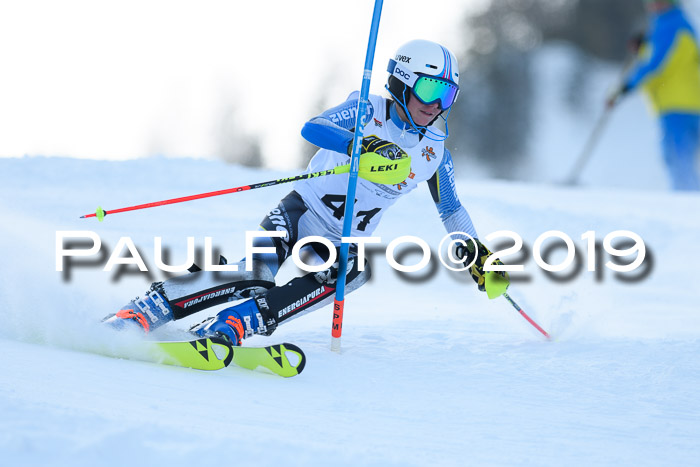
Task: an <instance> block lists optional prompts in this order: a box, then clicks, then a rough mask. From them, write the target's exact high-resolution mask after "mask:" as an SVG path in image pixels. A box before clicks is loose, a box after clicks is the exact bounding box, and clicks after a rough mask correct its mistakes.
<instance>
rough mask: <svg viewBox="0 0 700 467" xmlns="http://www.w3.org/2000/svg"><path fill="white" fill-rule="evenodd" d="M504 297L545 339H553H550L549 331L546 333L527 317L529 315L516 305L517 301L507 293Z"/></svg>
mask: <svg viewBox="0 0 700 467" xmlns="http://www.w3.org/2000/svg"><path fill="white" fill-rule="evenodd" d="M503 296H504V297H505V299H506V300H508V302H510V304H511V305H513V308H515V309H516V310H518V313H520V314H521V315H522V316H523V318H525V319H526V320H527V322H528V323H530V324H532V325H533V326H534V328H535V329H537V330H538V331H539V332H541V333H542V334H543V335H544V337H546V338H547V339H551V338H550V337H549V334H547V331H545V330H544V329H542V328H541V327H540V325H539V324H537V323H536V322H535V321H534V320H533V319H532V318H530V317H529V316H528V315H527V313H525V312H524V311H523V309H522V308H520V305H518V304H517V303H515V301H514V300H513V299H512V298H510V295H508V294H507V293H504V294H503Z"/></svg>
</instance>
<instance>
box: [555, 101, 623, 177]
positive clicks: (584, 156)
mask: <svg viewBox="0 0 700 467" xmlns="http://www.w3.org/2000/svg"><path fill="white" fill-rule="evenodd" d="M611 113H612V107H605V109H603V113H602V114H601V115H600V117H598V120H597V121H596V124H595V126H594V127H593V131H592V132H591V134H590V136H589V137H588V139H587V140H586V145H585V146H584V147H583V150H582V151H581V153H580V154H579V156H578V158H577V159H576V162H574V166H573V167H572V168H571V171H570V172H569V176H568V177H566V180H565V182H564V183H565V184H566V185H576V184H577V183H578V177H579V175H580V174H581V171H583V168H584V166H585V165H586V163H587V162H588V160H589V159H590V158H591V154H592V153H593V149H594V148H595V145H596V144H597V143H598V140H599V139H600V135H601V133H602V131H603V128H605V126H606V125H607V123H608V119H609V117H610V114H611Z"/></svg>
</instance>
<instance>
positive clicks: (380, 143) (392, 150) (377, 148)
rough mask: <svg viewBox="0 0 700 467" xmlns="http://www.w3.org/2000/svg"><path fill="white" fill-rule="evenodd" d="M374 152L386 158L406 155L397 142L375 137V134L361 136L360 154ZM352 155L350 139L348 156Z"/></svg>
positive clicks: (392, 158)
mask: <svg viewBox="0 0 700 467" xmlns="http://www.w3.org/2000/svg"><path fill="white" fill-rule="evenodd" d="M367 152H374V153H376V154H379V155H380V156H382V157H386V158H387V159H391V160H396V159H403V158H405V157H408V154H406V151H404V150H403V149H401V148H400V147H399V145H398V144H396V143H392V142H390V141H386V140H383V139H380V138H377V137H376V136H375V135H371V136H365V137H364V138H362V150H361V151H360V154H365V153H367ZM351 155H352V141H351V142H350V144H349V145H348V156H351Z"/></svg>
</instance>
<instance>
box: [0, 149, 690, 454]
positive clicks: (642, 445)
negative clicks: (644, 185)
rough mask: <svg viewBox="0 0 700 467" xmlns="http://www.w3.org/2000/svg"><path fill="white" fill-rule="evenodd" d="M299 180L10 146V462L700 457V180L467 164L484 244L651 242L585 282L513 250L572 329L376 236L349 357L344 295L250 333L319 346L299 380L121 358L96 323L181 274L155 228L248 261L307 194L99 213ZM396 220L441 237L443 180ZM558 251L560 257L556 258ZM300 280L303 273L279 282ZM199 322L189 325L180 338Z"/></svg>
mask: <svg viewBox="0 0 700 467" xmlns="http://www.w3.org/2000/svg"><path fill="white" fill-rule="evenodd" d="M457 170H458V172H459V170H460V167H459V166H458V167H457ZM287 175H292V174H291V173H288V172H275V171H255V170H251V169H245V168H241V167H237V166H231V165H225V164H223V163H220V162H214V161H203V160H195V159H166V158H152V159H142V160H135V161H128V162H106V161H90V160H77V159H70V158H44V157H24V158H15V159H1V160H0V193H1V194H2V197H1V199H2V203H0V218H2V229H1V231H2V242H0V257H1V258H2V261H3V266H2V268H1V269H0V298H1V299H2V303H3V307H2V310H1V311H0V318H1V319H0V322H1V323H2V326H1V327H0V355H2V357H0V375H1V376H0V380H1V381H2V383H1V384H0V462H1V463H2V464H3V465H107V466H118V465H193V464H196V465H207V464H209V465H211V464H212V463H217V464H220V463H222V462H223V463H226V464H231V465H281V464H285V465H465V464H466V465H514V464H530V465H691V464H695V463H697V459H698V458H700V443H699V442H698V440H700V398H698V395H697V389H698V387H699V386H700V362H699V360H698V358H697V356H698V354H699V351H700V344H699V340H698V338H699V337H700V314H699V313H698V312H699V311H700V310H698V303H700V292H699V290H700V281H698V276H697V266H696V265H697V264H698V261H699V260H700V245H699V244H698V241H697V239H698V233H700V216H698V215H697V213H698V207H700V197H699V196H698V195H695V194H678V193H671V192H665V191H662V190H656V191H649V190H643V191H642V190H637V191H635V190H623V189H613V188H608V189H606V188H585V187H584V188H580V187H579V188H568V187H561V186H556V185H544V184H540V185H537V184H525V183H506V182H496V181H481V182H477V181H475V180H460V183H459V186H458V189H459V193H460V197H461V199H462V202H463V204H464V205H465V206H466V207H467V208H468V209H469V211H470V214H471V216H472V218H473V220H474V222H475V225H476V227H477V230H478V231H479V233H480V235H481V236H482V237H484V236H486V235H487V234H489V233H491V232H495V231H498V230H511V231H514V232H517V233H518V234H519V235H520V236H521V237H522V238H523V240H524V243H525V245H527V246H528V247H530V251H531V247H532V245H533V243H534V241H535V239H536V238H537V237H538V236H539V235H541V234H542V233H544V232H546V231H548V230H560V231H563V232H565V233H566V234H568V235H569V236H570V237H571V238H572V239H573V241H574V242H575V244H576V245H577V247H578V249H579V251H578V253H577V258H580V259H581V260H582V261H583V263H582V264H583V265H584V266H585V258H586V257H585V251H586V249H585V248H586V244H585V242H584V241H583V240H581V238H580V237H581V235H582V234H583V233H584V232H586V231H589V230H593V231H595V232H596V238H597V239H598V240H600V241H602V239H603V237H604V236H605V235H606V234H607V233H609V232H612V231H614V230H620V229H625V230H631V231H633V232H635V233H637V234H638V235H640V236H641V237H642V238H643V239H644V241H645V244H646V246H647V249H648V252H649V256H648V257H647V260H646V261H645V263H644V264H643V267H642V270H643V271H646V275H642V276H641V278H638V279H637V280H632V281H623V280H621V279H620V277H619V276H617V275H616V274H615V273H614V272H613V271H610V270H609V269H607V268H605V267H604V266H602V264H603V263H604V262H605V261H607V260H608V259H609V258H608V256H607V255H603V256H602V260H603V261H601V262H599V263H598V271H597V272H588V271H586V270H585V267H582V268H581V269H580V270H579V271H578V272H576V271H573V273H572V274H571V277H570V278H569V279H568V280H565V281H555V280H553V279H551V278H549V277H548V276H547V275H545V274H544V273H543V272H542V271H541V270H540V269H539V268H538V267H537V266H536V265H535V263H534V260H533V258H532V254H531V253H528V255H523V256H518V255H514V256H512V257H511V261H510V262H511V263H512V262H521V263H522V264H524V266H525V271H524V273H519V274H516V275H514V281H513V284H512V286H511V288H510V291H511V296H512V297H513V298H514V299H515V300H516V301H517V302H518V303H519V304H520V305H521V306H522V307H523V308H524V309H525V311H526V312H528V313H529V314H530V315H531V316H532V317H533V318H534V319H535V320H537V321H538V322H539V323H540V324H541V325H542V326H543V327H544V328H545V329H547V330H548V331H550V332H551V334H552V335H553V336H554V340H553V342H547V341H545V340H544V339H542V338H541V336H540V335H538V333H537V332H536V331H535V330H534V329H533V328H532V327H531V326H530V325H528V323H527V322H526V321H525V320H524V319H522V317H521V316H520V315H519V314H518V313H517V312H516V311H515V310H514V309H513V308H512V307H511V306H510V305H509V304H508V303H507V302H506V301H505V300H503V299H496V300H493V301H490V300H488V299H487V298H486V297H485V295H484V294H481V293H479V292H477V291H476V288H475V287H474V284H473V283H472V281H471V279H470V278H468V277H465V276H464V275H456V274H452V273H448V272H447V271H446V270H445V269H444V268H443V267H442V266H438V267H437V268H436V269H435V270H434V271H432V272H426V271H422V272H419V273H414V274H412V275H411V278H410V280H409V279H407V278H406V277H403V278H401V277H400V276H399V275H398V274H397V273H396V272H394V271H393V270H392V269H391V268H390V267H389V266H388V265H387V262H386V260H385V259H384V257H383V254H382V253H381V252H380V253H378V254H376V255H374V256H373V259H372V264H373V278H372V280H371V282H370V283H368V284H367V285H366V286H364V287H363V288H361V289H360V290H358V291H356V292H355V293H353V294H351V295H349V296H348V297H347V300H346V302H347V303H346V313H345V321H344V330H343V341H342V343H343V350H342V353H341V354H336V353H333V352H331V351H330V327H331V311H330V309H325V310H320V311H318V312H316V313H312V314H309V315H306V316H304V317H302V318H299V319H297V320H293V321H291V322H288V323H286V324H285V325H284V326H281V327H280V328H279V329H278V330H277V332H275V334H273V336H271V337H267V338H265V337H261V336H256V337H254V338H252V339H250V340H248V341H246V344H247V345H263V344H272V343H278V342H284V341H287V342H293V343H295V344H297V345H299V346H300V347H301V348H303V349H304V351H305V353H306V355H307V358H308V362H307V366H306V369H305V370H304V372H303V373H302V374H301V375H299V376H297V377H294V378H290V379H283V378H279V377H277V376H274V375H270V374H268V373H264V372H261V371H256V372H251V371H248V370H244V369H239V368H236V367H230V368H227V369H224V370H221V371H218V372H201V371H196V370H189V369H181V368H173V367H166V366H160V365H156V364H150V363H143V362H138V361H134V360H127V359H118V358H110V357H106V356H103V355H102V354H101V353H104V352H106V351H126V350H127V349H128V348H129V346H130V344H133V343H135V342H136V341H137V339H139V338H140V337H139V336H133V335H130V334H125V335H118V334H114V333H111V332H108V331H106V330H104V329H102V328H101V327H100V325H99V324H98V321H99V319H100V318H102V317H103V316H104V315H106V314H107V313H109V312H113V311H114V310H116V309H118V307H120V306H121V305H123V304H124V303H126V302H127V301H128V300H130V299H131V298H133V297H134V296H136V295H140V294H142V293H143V292H144V291H145V290H146V289H147V287H148V284H149V283H150V281H151V280H162V279H164V278H165V276H164V274H163V273H161V272H159V271H157V270H155V268H154V259H153V258H154V251H153V248H154V247H153V242H154V240H153V239H154V237H156V236H161V237H163V242H164V245H167V246H168V247H170V249H171V253H172V256H171V261H170V263H171V264H176V263H179V262H182V261H184V250H185V242H186V237H188V236H193V237H195V239H196V244H197V246H198V247H202V246H203V242H204V237H205V236H211V237H212V238H213V239H214V244H215V245H217V246H218V247H220V248H221V250H222V252H223V253H224V254H225V255H226V256H227V257H228V258H229V259H237V258H239V257H241V256H243V253H244V251H243V245H244V235H245V231H246V230H255V229H256V228H257V224H258V222H259V221H260V220H261V219H262V217H263V215H264V214H265V213H266V212H267V211H268V210H269V209H271V208H273V207H274V206H276V204H277V202H278V200H279V199H280V198H281V197H282V196H283V195H285V194H286V193H287V192H288V191H289V189H290V188H291V187H290V186H289V185H282V186H276V187H270V188H265V189H262V190H257V191H250V192H244V193H238V194H234V195H228V196H222V197H217V198H210V199H207V200H200V201H194V202H190V203H184V204H179V205H175V206H165V207H158V208H154V209H151V210H147V211H139V212H131V213H124V214H119V215H114V216H113V217H110V216H108V217H107V218H106V219H105V221H104V222H102V223H98V222H97V221H96V220H95V219H79V216H80V215H82V214H86V213H89V212H93V211H94V209H95V208H96V206H97V205H98V204H99V205H101V206H102V207H104V208H105V209H114V208H117V207H122V206H128V205H133V204H140V203H143V202H148V201H156V200H159V199H166V198H172V197H177V196H184V195H189V194H194V193H198V192H205V191H211V190H216V189H223V188H227V187H232V186H238V185H244V184H249V183H253V182H259V181H264V180H272V179H276V178H278V177H281V176H287ZM417 220H420V221H419V222H416V221H417ZM63 230H68V231H72V230H90V231H93V232H95V233H97V234H98V235H99V236H100V238H101V240H102V243H103V251H104V255H105V256H103V257H101V259H100V260H99V261H98V260H95V259H93V258H88V259H87V260H89V261H92V263H91V264H90V265H83V266H81V267H74V268H71V269H70V274H63V273H61V272H57V271H56V260H55V256H56V246H55V243H56V232H57V231H63ZM376 233H377V235H379V236H381V237H382V244H383V245H384V246H386V245H387V244H388V243H389V242H390V241H391V240H393V239H395V238H397V237H398V236H401V235H415V236H418V237H421V238H423V239H424V240H426V241H427V242H428V243H429V244H430V245H431V247H432V248H433V249H434V250H436V249H437V245H438V244H439V242H440V239H441V238H442V237H443V235H444V233H445V232H444V230H443V227H442V225H441V223H440V221H439V219H438V217H437V215H436V212H435V208H434V206H433V203H432V200H431V199H430V195H429V194H428V192H427V189H425V188H424V189H421V190H417V193H414V194H412V195H411V196H410V197H408V198H407V199H405V200H401V201H400V202H399V203H398V205H397V206H395V207H394V208H393V209H392V210H389V211H388V212H387V213H386V215H385V217H384V221H383V223H382V225H381V226H380V227H379V228H378V230H377V232H376ZM122 236H129V237H131V238H132V239H133V240H134V242H135V243H136V245H137V246H138V248H139V251H140V252H141V254H142V256H143V258H144V260H145V262H146V263H147V265H148V266H149V267H150V268H152V275H151V276H150V277H148V276H146V275H145V274H137V273H134V268H133V267H132V268H130V269H129V271H130V272H129V273H123V274H118V273H115V272H114V271H113V272H104V271H102V267H103V265H104V263H105V261H106V259H107V255H109V254H111V253H112V252H113V249H114V247H115V246H116V244H117V241H118V240H119V238H120V237H122ZM562 259H563V251H557V252H555V254H554V255H553V256H552V258H551V259H550V262H551V263H553V264H554V263H557V262H559V261H561V260H562ZM416 261H417V256H416V255H409V256H408V257H406V258H405V259H404V262H405V263H406V264H411V263H412V262H416ZM569 272H570V271H569ZM295 273H296V271H295V270H294V269H293V268H283V271H282V272H281V273H280V276H278V279H279V281H280V282H283V281H285V280H286V279H287V278H288V277H291V275H293V274H295ZM565 273H566V271H565ZM562 274H563V273H562ZM639 275H640V274H639V272H635V273H628V274H623V275H622V276H623V278H630V277H634V276H639ZM421 277H422V279H421ZM201 315H202V313H200V314H199V315H196V316H194V317H192V319H191V320H192V321H196V320H200V319H202V318H203V317H204V316H201ZM189 323H190V321H188V320H184V322H176V323H172V324H171V325H169V326H166V328H165V329H164V330H163V333H162V334H163V335H165V336H166V337H169V336H172V335H175V333H176V331H178V330H180V329H186V328H187V326H188V324H189ZM167 328H170V329H167ZM693 459H695V460H693Z"/></svg>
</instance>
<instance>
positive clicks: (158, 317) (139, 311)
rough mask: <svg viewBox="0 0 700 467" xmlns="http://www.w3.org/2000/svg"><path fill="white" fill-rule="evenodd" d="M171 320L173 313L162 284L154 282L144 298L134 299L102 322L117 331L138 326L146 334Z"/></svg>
mask: <svg viewBox="0 0 700 467" xmlns="http://www.w3.org/2000/svg"><path fill="white" fill-rule="evenodd" d="M173 319H174V318H173V311H172V309H171V308H170V305H169V304H168V300H167V298H165V294H164V293H163V290H162V283H160V282H156V283H154V284H153V285H152V286H151V290H149V291H148V293H147V294H146V296H145V297H143V298H142V297H137V298H135V299H134V300H132V301H130V302H129V303H128V304H126V305H125V306H123V307H122V309H121V310H119V311H118V312H116V313H115V314H113V315H109V316H107V317H105V318H104V319H103V320H102V322H103V323H105V324H107V325H109V326H112V327H113V328H115V329H118V330H122V329H125V328H126V327H129V326H131V327H133V326H138V327H139V328H141V329H143V331H144V332H146V333H148V332H150V331H153V330H155V329H157V328H159V327H161V326H162V325H164V324H165V323H167V322H168V321H172V320H173Z"/></svg>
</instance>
